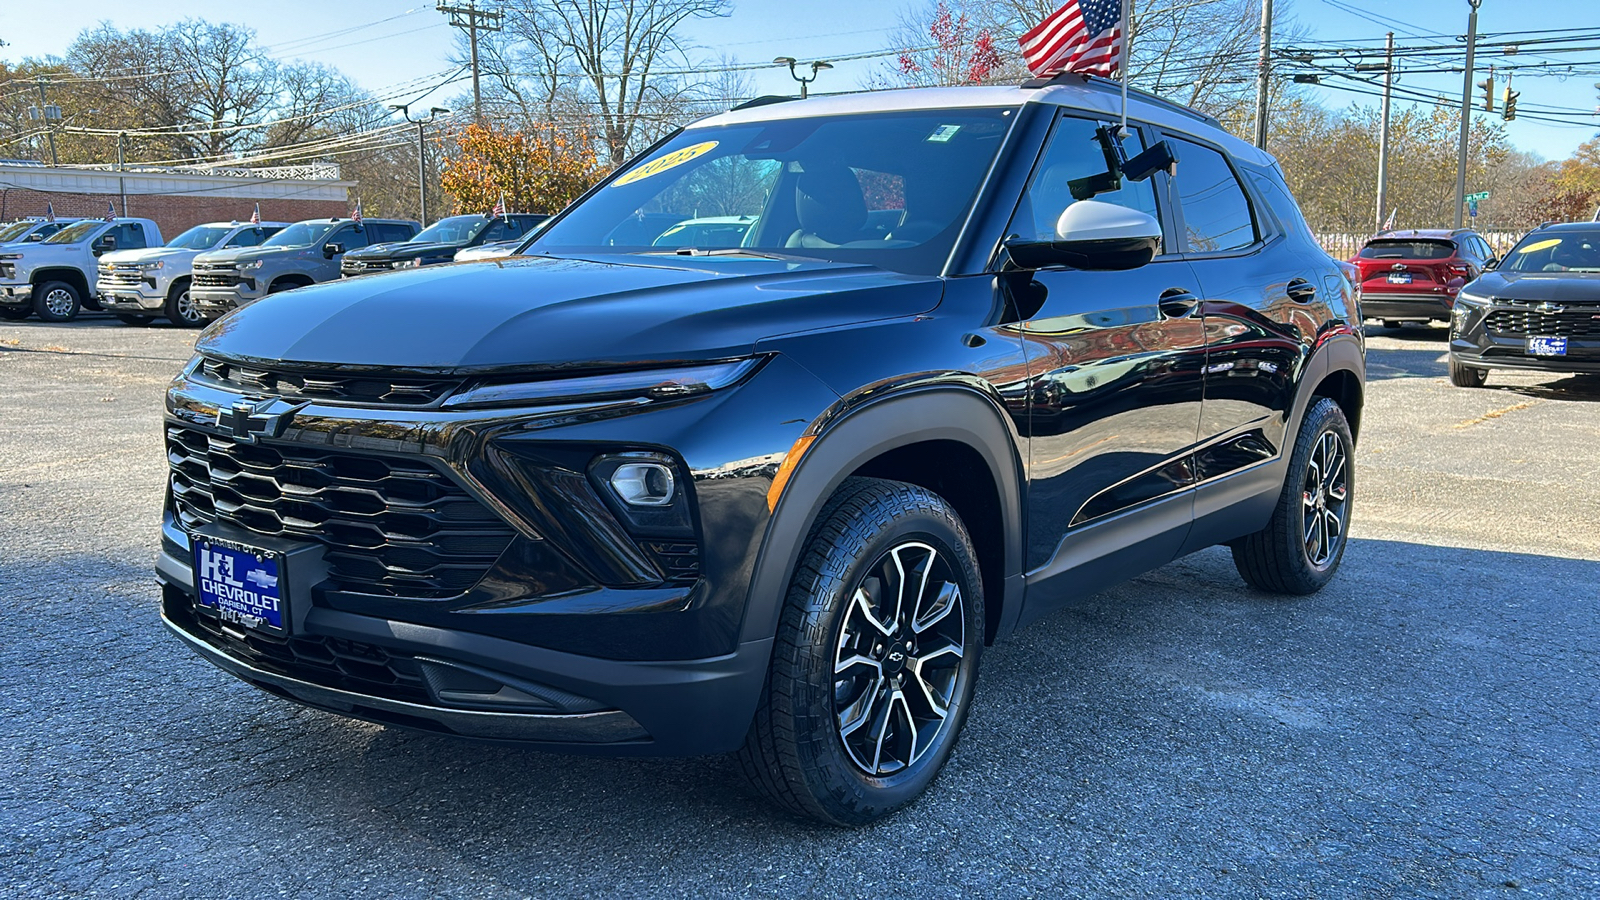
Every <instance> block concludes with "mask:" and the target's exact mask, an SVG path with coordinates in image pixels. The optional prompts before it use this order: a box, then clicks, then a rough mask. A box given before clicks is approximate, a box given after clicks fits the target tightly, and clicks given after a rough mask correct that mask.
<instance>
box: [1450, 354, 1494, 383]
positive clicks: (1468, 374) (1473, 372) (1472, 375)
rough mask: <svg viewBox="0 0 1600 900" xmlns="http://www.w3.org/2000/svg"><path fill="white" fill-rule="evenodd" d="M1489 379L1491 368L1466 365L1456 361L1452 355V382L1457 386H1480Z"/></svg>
mask: <svg viewBox="0 0 1600 900" xmlns="http://www.w3.org/2000/svg"><path fill="white" fill-rule="evenodd" d="M1488 380H1489V370H1488V369H1479V368H1477V367H1475V366H1464V365H1462V364H1461V363H1458V362H1456V358H1455V357H1454V356H1452V357H1450V383H1451V384H1453V385H1455V386H1456V387H1464V388H1479V387H1483V385H1484V382H1486V381H1488Z"/></svg>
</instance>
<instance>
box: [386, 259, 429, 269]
mask: <svg viewBox="0 0 1600 900" xmlns="http://www.w3.org/2000/svg"><path fill="white" fill-rule="evenodd" d="M390 265H391V268H395V269H415V268H417V267H418V266H420V265H422V257H420V256H419V257H417V258H416V259H402V260H399V261H398V262H395V263H391V264H390Z"/></svg>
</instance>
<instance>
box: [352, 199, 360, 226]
mask: <svg viewBox="0 0 1600 900" xmlns="http://www.w3.org/2000/svg"><path fill="white" fill-rule="evenodd" d="M350 218H351V220H353V221H354V222H355V223H356V224H357V225H360V224H361V200H360V199H357V200H356V211H355V213H354V214H353V215H351V216H350Z"/></svg>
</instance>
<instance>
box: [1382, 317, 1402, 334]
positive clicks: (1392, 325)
mask: <svg viewBox="0 0 1600 900" xmlns="http://www.w3.org/2000/svg"><path fill="white" fill-rule="evenodd" d="M1401 324H1402V323H1401V322H1400V321H1399V320H1398V319H1384V320H1383V327H1385V328H1387V329H1389V330H1390V331H1396V330H1398V329H1399V328H1400V325H1401Z"/></svg>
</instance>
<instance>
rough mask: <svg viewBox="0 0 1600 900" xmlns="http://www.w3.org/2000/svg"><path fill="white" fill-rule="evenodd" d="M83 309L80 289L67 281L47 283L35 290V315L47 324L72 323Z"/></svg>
mask: <svg viewBox="0 0 1600 900" xmlns="http://www.w3.org/2000/svg"><path fill="white" fill-rule="evenodd" d="M82 309H83V298H82V297H81V296H80V295H79V294H78V289H77V288H75V287H73V286H72V285H70V284H67V283H66V282H65V281H46V282H44V283H42V284H40V285H39V286H38V287H36V288H34V289H33V314H34V315H36V316H38V317H39V318H40V319H41V320H43V321H46V322H71V321H72V320H73V319H76V318H77V317H78V313H79V311H81V310H82Z"/></svg>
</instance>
